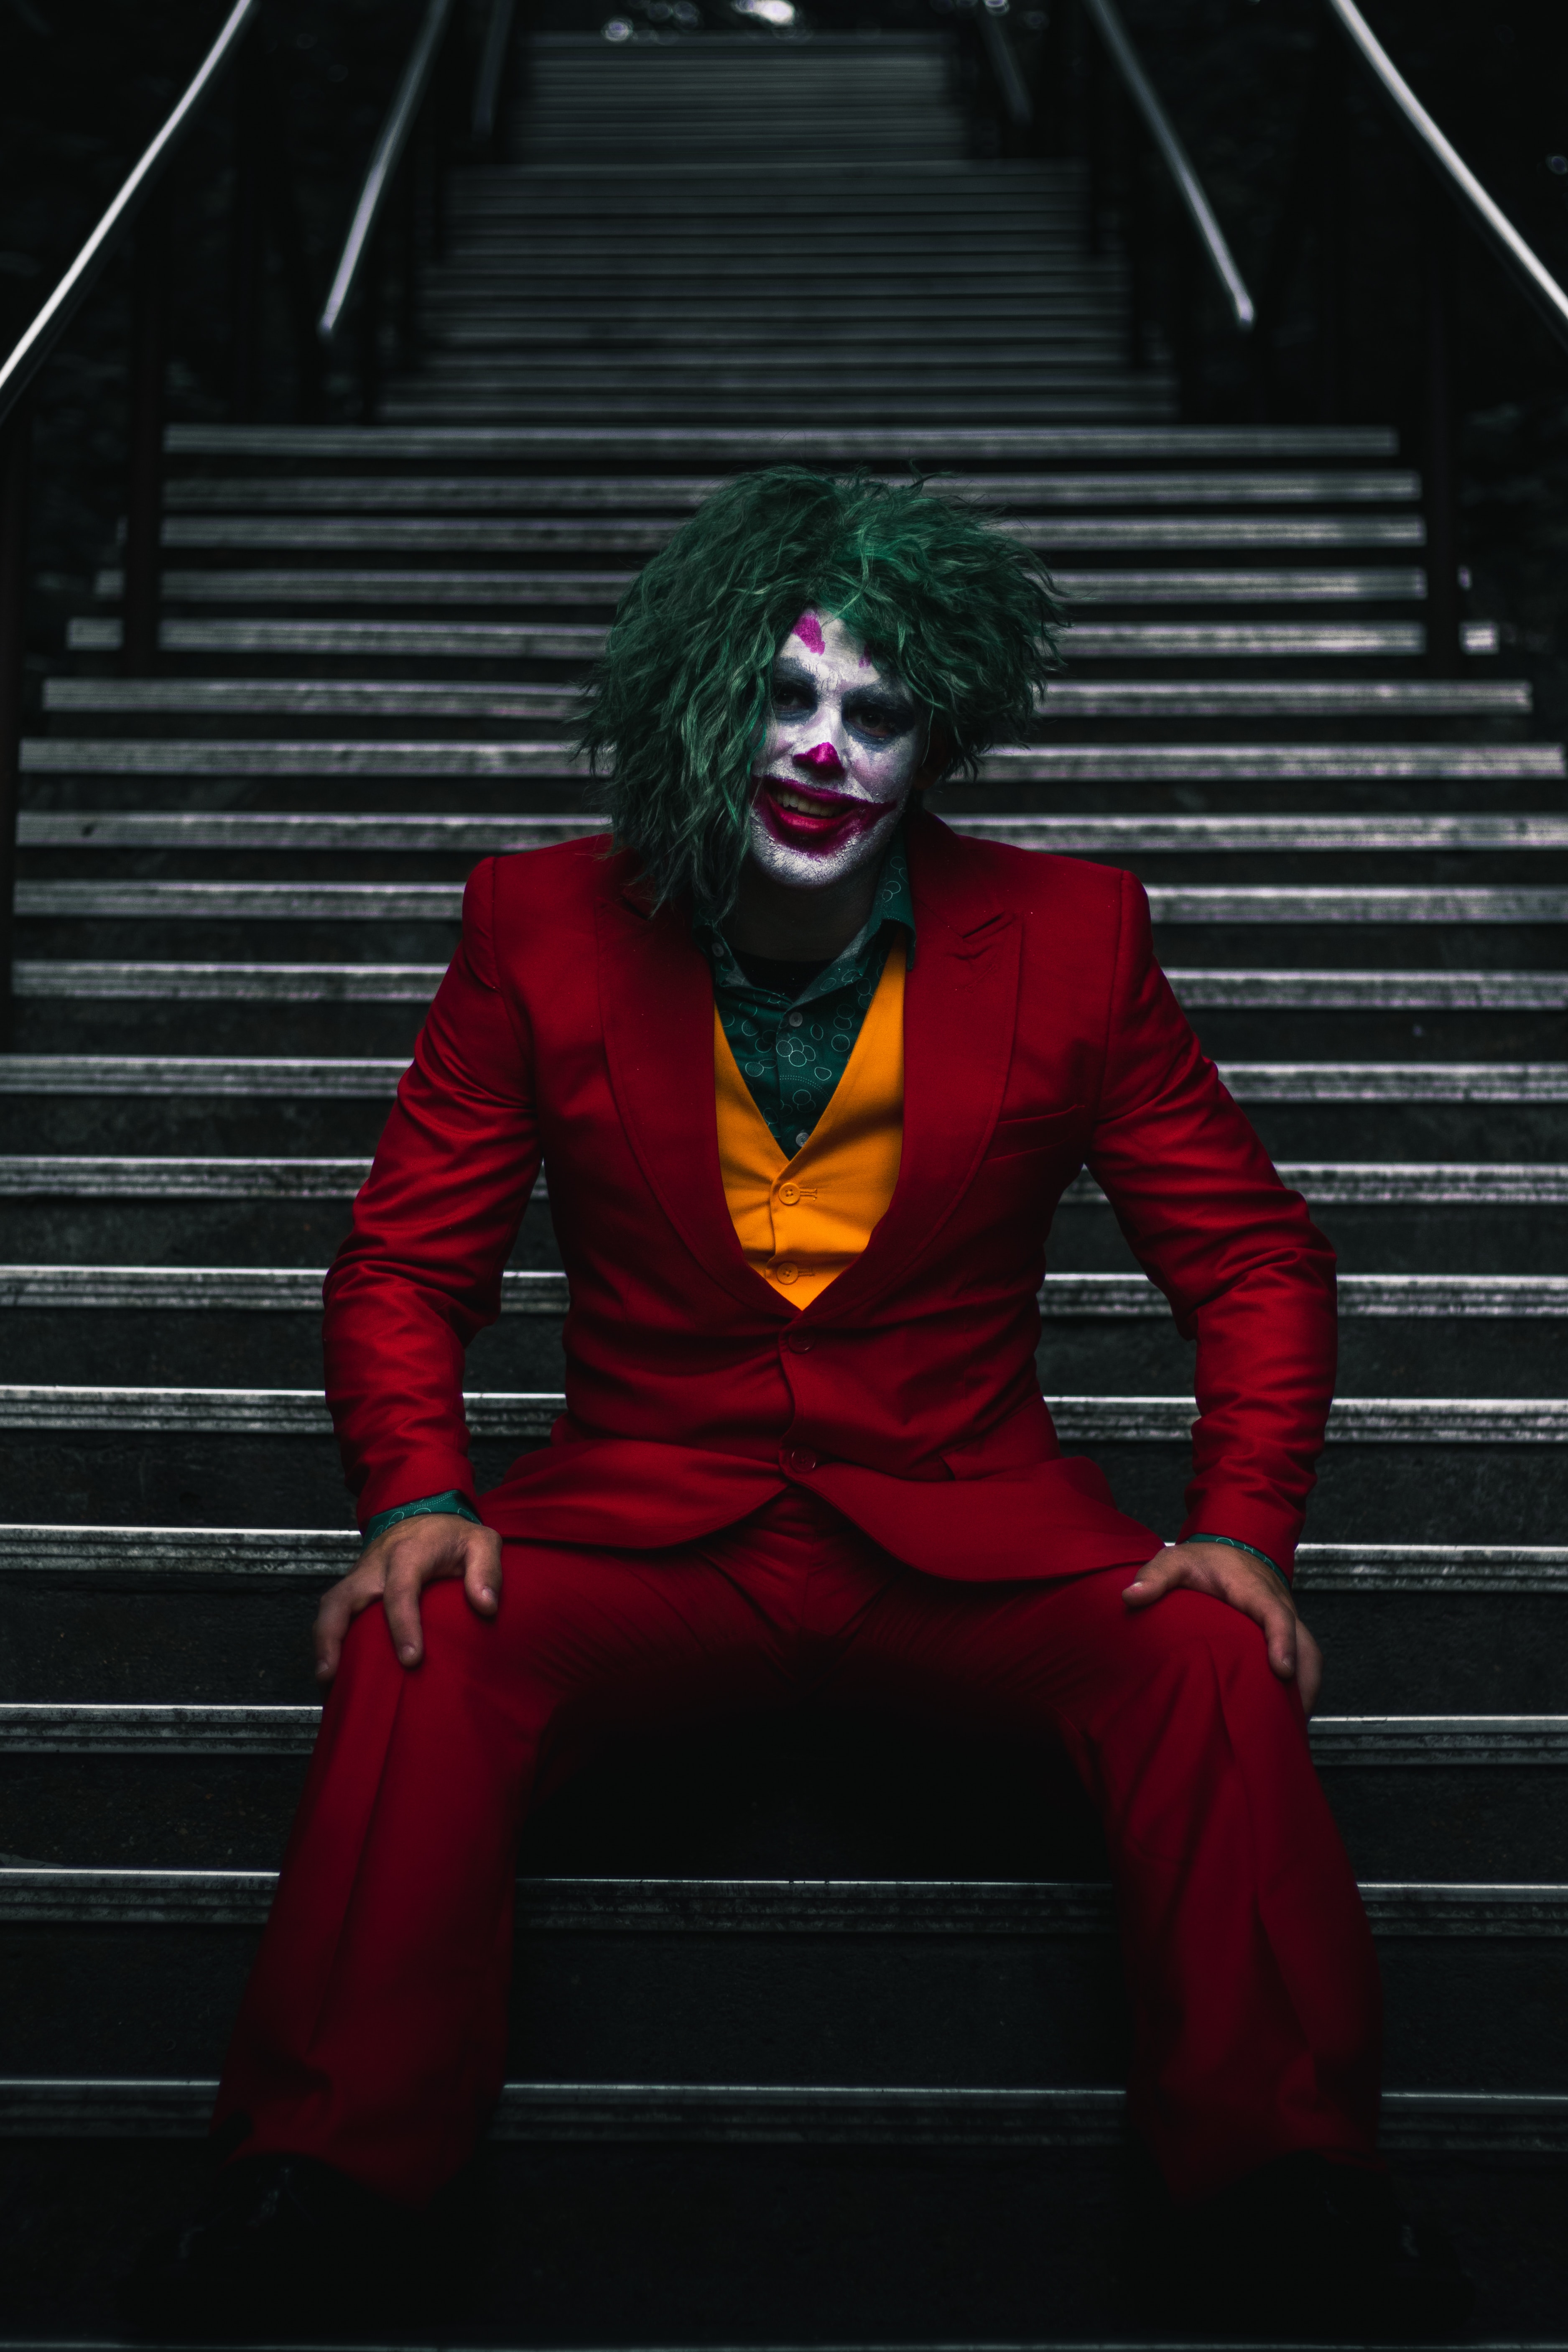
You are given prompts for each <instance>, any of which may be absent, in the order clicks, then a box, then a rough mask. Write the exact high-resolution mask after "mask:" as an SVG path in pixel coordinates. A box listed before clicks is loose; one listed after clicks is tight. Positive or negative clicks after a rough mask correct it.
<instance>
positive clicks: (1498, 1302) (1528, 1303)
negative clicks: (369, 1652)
mask: <svg viewBox="0 0 1568 2352" xmlns="http://www.w3.org/2000/svg"><path fill="white" fill-rule="evenodd" d="M324 1279H325V1268H324V1267H312V1266H303V1267H301V1266H248V1265H0V1307H14V1308H15V1307H26V1308H31V1309H34V1310H44V1309H47V1310H50V1311H55V1310H58V1309H61V1308H87V1307H93V1308H106V1307H107V1308H117V1309H121V1310H132V1311H136V1312H142V1311H145V1310H147V1309H151V1308H156V1309H165V1310H174V1311H181V1312H191V1311H197V1310H203V1309H208V1308H217V1307H229V1308H242V1309H248V1310H259V1311H263V1312H271V1313H289V1314H301V1313H313V1312H315V1311H316V1310H317V1309H318V1308H319V1307H320V1306H321V1285H322V1282H323V1281H324ZM1038 1297H1039V1303H1040V1307H1041V1309H1042V1311H1043V1312H1044V1313H1045V1314H1047V1315H1050V1316H1075V1317H1096V1318H1106V1317H1116V1318H1126V1317H1131V1316H1136V1317H1143V1318H1164V1317H1165V1316H1167V1315H1169V1313H1170V1312H1171V1307H1170V1303H1169V1301H1168V1300H1167V1299H1166V1297H1165V1296H1164V1293H1163V1291H1161V1290H1158V1289H1157V1288H1156V1287H1155V1286H1154V1285H1153V1284H1152V1282H1151V1281H1149V1280H1148V1278H1147V1276H1143V1275H1141V1274H1052V1275H1047V1276H1046V1280H1045V1283H1044V1286H1042V1288H1041V1290H1040V1291H1039V1293H1038ZM1339 1303H1340V1311H1341V1313H1342V1314H1345V1315H1378V1316H1400V1317H1410V1316H1532V1317H1533V1316H1568V1275H1548V1274H1342V1275H1341V1276H1340V1278H1339ZM568 1304H569V1298H568V1293H567V1286H566V1276H564V1274H562V1273H559V1272H556V1271H553V1270H551V1269H544V1270H541V1269H538V1268H510V1267H509V1268H508V1269H507V1271H506V1272H505V1273H503V1275H502V1276H501V1307H502V1311H503V1312H504V1313H508V1314H513V1315H548V1316H561V1315H564V1313H565V1312H566V1309H567V1306H568Z"/></svg>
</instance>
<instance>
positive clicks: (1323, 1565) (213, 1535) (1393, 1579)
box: [0, 1523, 1568, 1901]
mask: <svg viewBox="0 0 1568 2352" xmlns="http://www.w3.org/2000/svg"><path fill="white" fill-rule="evenodd" d="M361 1545H362V1538H360V1536H359V1534H358V1533H357V1531H356V1530H355V1529H353V1528H190V1527H177V1528H156V1527H132V1526H114V1527H76V1526H70V1525H61V1524H55V1523H51V1524H47V1525H37V1526H34V1525H20V1524H17V1525H11V1526H6V1525H4V1524H0V1577H5V1576H14V1577H17V1578H19V1579H22V1580H25V1581H27V1582H31V1581H33V1580H36V1579H37V1578H40V1577H41V1578H46V1579H49V1578H52V1579H56V1580H64V1582H65V1583H66V1584H67V1585H78V1586H79V1585H83V1584H87V1585H92V1586H96V1585H98V1584H99V1583H101V1582H105V1581H107V1582H108V1583H110V1584H127V1585H132V1586H144V1585H147V1584H148V1583H154V1584H162V1583H163V1582H164V1581H165V1580H167V1579H169V1578H171V1577H173V1578H174V1579H175V1580H176V1581H177V1580H179V1579H180V1578H182V1577H190V1578H194V1579H201V1580H209V1579H214V1578H216V1579H217V1580H220V1581H221V1582H223V1583H232V1582H234V1581H236V1580H238V1581H239V1582H241V1583H246V1582H249V1581H252V1580H260V1581H261V1582H263V1583H265V1584H266V1585H268V1586H269V1587H271V1586H277V1585H278V1584H279V1582H281V1583H283V1584H285V1585H287V1584H289V1583H292V1582H300V1583H304V1584H309V1585H310V1586H311V1587H312V1588H315V1587H318V1586H320V1585H321V1584H322V1583H323V1582H327V1583H330V1582H331V1581H332V1580H334V1579H335V1578H337V1577H340V1576H342V1575H343V1574H344V1573H345V1572H346V1571H347V1570H349V1569H350V1568H352V1567H353V1563H354V1560H355V1559H357V1557H358V1555H359V1552H360V1549H361ZM1295 1586H1296V1590H1297V1591H1298V1592H1310V1593H1321V1592H1352V1593H1355V1592H1363V1593H1364V1592H1371V1593H1381V1594H1388V1593H1405V1594H1415V1595H1427V1596H1429V1595H1432V1594H1442V1593H1452V1592H1473V1593H1481V1594H1486V1595H1489V1596H1493V1597H1495V1596H1497V1595H1499V1594H1501V1593H1506V1592H1516V1593H1539V1594H1545V1595H1549V1596H1560V1595H1562V1594H1563V1593H1565V1592H1568V1546H1562V1545H1542V1544H1378V1543H1365V1544H1328V1543H1304V1544H1301V1545H1300V1546H1299V1547H1298V1549H1297V1553H1296V1578H1295ZM5 1883H6V1882H5V1881H4V1880H3V1879H0V1885H4V1884H5ZM1564 1900H1565V1901H1568V1896H1565V1897H1564Z"/></svg>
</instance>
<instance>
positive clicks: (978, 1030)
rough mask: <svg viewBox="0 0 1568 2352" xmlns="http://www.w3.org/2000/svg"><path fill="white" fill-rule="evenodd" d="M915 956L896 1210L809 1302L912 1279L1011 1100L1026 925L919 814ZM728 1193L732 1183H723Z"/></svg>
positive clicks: (851, 1308)
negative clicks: (1008, 1098)
mask: <svg viewBox="0 0 1568 2352" xmlns="http://www.w3.org/2000/svg"><path fill="white" fill-rule="evenodd" d="M907 839H908V845H909V857H910V889H911V892H912V895H913V898H914V902H915V923H916V938H915V961H914V966H913V969H912V970H911V971H910V974H909V977H908V979H907V980H906V982H905V983H904V1146H903V1156H902V1158H901V1160H900V1164H899V1181H898V1184H897V1187H896V1188H895V1190H894V1193H893V1197H892V1200H891V1202H889V1207H888V1213H887V1214H886V1216H884V1217H883V1218H882V1220H881V1222H880V1223H879V1225H878V1226H877V1227H876V1229H875V1231H874V1232H873V1233H872V1235H871V1238H870V1241H869V1242H868V1244H867V1246H866V1249H865V1250H864V1252H863V1253H862V1255H860V1256H859V1257H858V1258H857V1259H856V1261H855V1263H854V1265H851V1266H847V1267H846V1268H845V1270H844V1272H843V1273H842V1274H841V1275H840V1276H838V1278H837V1281H836V1282H832V1283H829V1285H828V1286H827V1288H826V1290H825V1291H823V1292H822V1294H821V1296H820V1297H818V1298H816V1299H815V1300H814V1301H813V1302H812V1305H811V1306H810V1307H807V1308H806V1309H805V1313H806V1314H807V1315H809V1316H811V1317H813V1318H814V1319H820V1320H823V1321H826V1320H833V1319H837V1318H838V1316H840V1315H841V1314H846V1313H852V1314H853V1313H858V1312H860V1310H861V1309H863V1308H864V1307H867V1306H868V1305H869V1304H870V1303H871V1302H872V1300H873V1299H875V1298H877V1297H880V1295H881V1294H882V1293H883V1292H884V1291H885V1290H887V1289H888V1288H889V1287H890V1286H892V1285H894V1284H896V1283H899V1282H900V1281H903V1280H904V1279H905V1278H906V1277H907V1276H908V1275H909V1273H910V1269H911V1267H912V1266H913V1265H915V1263H916V1261H917V1260H918V1259H919V1257H920V1256H921V1253H922V1252H923V1251H924V1249H925V1247H926V1245H927V1244H928V1243H929V1242H930V1241H931V1238H932V1236H933V1235H934V1234H936V1233H937V1232H938V1231H939V1229H940V1228H941V1227H942V1225H943V1224H945V1223H946V1222H947V1219H948V1218H949V1217H950V1216H951V1215H952V1212H953V1210H954V1209H955V1208H956V1207H957V1205H958V1203H959V1202H960V1201H961V1200H962V1199H963V1194H964V1192H965V1191H966V1190H967V1188H968V1185H969V1182H970V1181H971V1179H972V1177H973V1172H974V1170H975V1167H976V1166H977V1164H978V1162H979V1160H980V1157H981V1155H982V1153H983V1152H984V1150H985V1147H986V1145H987V1144H988V1143H989V1141H990V1139H991V1132H992V1129H994V1126H995V1124H996V1120H997V1117H998V1115H999V1113H1000V1111H1001V1108H1002V1097H1003V1093H1004V1090H1005V1087H1006V1083H1007V1071H1008V1067H1009V1065H1010V1063H1011V1061H1012V1058H1013V1034H1014V1028H1015V1025H1016V1019H1017V1009H1018V968H1019V958H1020V950H1021V946H1022V932H1021V929H1020V925H1019V921H1018V918H1017V916H1016V914H1015V913H1013V912H1012V911H1011V910H1010V909H1005V908H997V907H996V905H995V903H994V899H993V898H991V896H990V893H989V891H988V890H987V889H986V888H985V887H984V883H983V882H982V883H981V884H980V885H979V886H978V887H977V886H976V882H975V880H974V878H973V875H972V874H971V873H967V872H966V871H965V868H966V866H967V864H968V861H967V860H966V859H965V857H964V856H963V845H962V844H960V843H959V842H957V841H956V840H955V839H954V837H953V835H952V834H951V833H950V832H949V830H948V828H947V827H946V826H945V825H943V824H939V823H938V822H937V820H936V819H935V818H933V817H930V816H927V815H925V814H924V813H923V812H917V813H916V814H914V815H912V816H911V817H910V824H909V832H908V835H907ZM721 1198H722V1188H721Z"/></svg>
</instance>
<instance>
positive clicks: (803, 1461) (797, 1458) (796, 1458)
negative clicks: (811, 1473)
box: [789, 1445, 816, 1476]
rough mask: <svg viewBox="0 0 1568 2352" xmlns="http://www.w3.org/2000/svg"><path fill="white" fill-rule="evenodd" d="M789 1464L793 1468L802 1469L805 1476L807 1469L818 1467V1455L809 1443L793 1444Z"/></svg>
mask: <svg viewBox="0 0 1568 2352" xmlns="http://www.w3.org/2000/svg"><path fill="white" fill-rule="evenodd" d="M789 1466H790V1468H791V1469H792V1470H798V1471H800V1472H801V1474H802V1475H803V1476H804V1475H805V1472H806V1471H807V1470H815V1469H816V1454H814V1453H813V1452H812V1450H811V1448H810V1446H809V1445H792V1446H791V1447H790V1450H789Z"/></svg>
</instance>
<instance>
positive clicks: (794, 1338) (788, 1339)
mask: <svg viewBox="0 0 1568 2352" xmlns="http://www.w3.org/2000/svg"><path fill="white" fill-rule="evenodd" d="M811 1341H812V1334H811V1333H810V1332H809V1331H786V1332H785V1333H784V1346H785V1347H786V1348H787V1349H789V1351H790V1354H791V1355H792V1356H804V1355H806V1354H808V1353H809V1351H810V1349H811Z"/></svg>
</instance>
